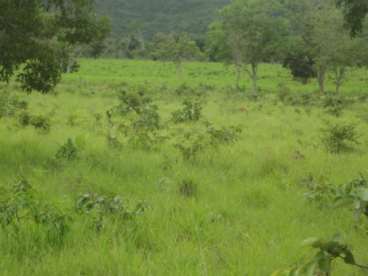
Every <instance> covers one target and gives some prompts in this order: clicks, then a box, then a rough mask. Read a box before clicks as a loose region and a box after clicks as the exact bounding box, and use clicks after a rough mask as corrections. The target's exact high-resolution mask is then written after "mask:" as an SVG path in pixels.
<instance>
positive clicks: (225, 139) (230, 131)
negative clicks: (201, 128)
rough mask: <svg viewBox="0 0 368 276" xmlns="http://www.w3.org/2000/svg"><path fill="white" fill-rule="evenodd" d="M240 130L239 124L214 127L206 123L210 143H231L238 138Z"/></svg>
mask: <svg viewBox="0 0 368 276" xmlns="http://www.w3.org/2000/svg"><path fill="white" fill-rule="evenodd" d="M241 132H242V129H241V128H240V127H239V126H230V127H222V128H215V127H214V126H213V125H212V124H207V133H208V134H209V135H210V140H211V144H212V145H219V144H233V143H235V142H236V141H237V140H238V139H239V136H240V134H241Z"/></svg>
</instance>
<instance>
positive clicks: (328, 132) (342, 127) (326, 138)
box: [322, 123, 359, 154]
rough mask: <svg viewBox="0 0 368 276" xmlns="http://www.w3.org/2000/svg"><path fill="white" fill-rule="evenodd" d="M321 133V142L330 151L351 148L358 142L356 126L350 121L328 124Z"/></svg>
mask: <svg viewBox="0 0 368 276" xmlns="http://www.w3.org/2000/svg"><path fill="white" fill-rule="evenodd" d="M323 134H324V135H323V137H322V142H323V144H324V145H325V147H326V149H327V151H329V152H330V153H336V154H337V153H341V152H343V151H347V150H351V149H352V148H353V147H354V146H355V145H358V144H359V141H358V134H357V130H356V126H355V125H352V124H351V123H339V124H329V125H328V126H327V127H326V128H325V129H324V130H323Z"/></svg>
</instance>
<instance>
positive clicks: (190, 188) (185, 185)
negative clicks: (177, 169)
mask: <svg viewBox="0 0 368 276" xmlns="http://www.w3.org/2000/svg"><path fill="white" fill-rule="evenodd" d="M179 193H180V194H181V195H182V196H184V197H195V196H196V195H197V193H198V186H197V184H196V183H195V182H194V181H193V180H191V179H184V180H183V181H182V182H181V183H180V185H179Z"/></svg>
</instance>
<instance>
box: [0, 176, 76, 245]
mask: <svg viewBox="0 0 368 276" xmlns="http://www.w3.org/2000/svg"><path fill="white" fill-rule="evenodd" d="M36 195H37V193H36V192H35V191H34V190H33V188H32V186H31V185H30V184H29V182H28V181H27V180H25V179H23V178H22V179H20V180H19V181H17V182H16V183H15V184H14V185H13V186H12V187H11V189H9V190H6V191H5V192H3V193H2V194H1V200H0V225H1V226H2V229H3V230H4V231H11V232H12V234H14V235H16V237H17V238H18V241H19V239H20V240H21V239H22V238H21V237H19V235H22V234H24V233H25V232H24V231H26V230H27V229H28V228H27V227H28V226H29V224H33V225H36V226H39V227H40V228H41V230H42V231H44V232H45V233H46V236H47V242H48V243H49V244H51V245H60V244H61V243H62V242H63V240H64V237H65V235H66V233H67V232H68V230H69V225H68V220H69V217H68V216H67V215H66V214H64V213H63V212H61V211H60V210H58V209H57V208H56V207H55V206H54V205H52V204H50V203H48V202H46V201H45V200H43V199H39V198H37V196H36ZM22 229H23V230H24V231H22ZM35 242H37V243H38V242H39V241H38V240H37V241H35Z"/></svg>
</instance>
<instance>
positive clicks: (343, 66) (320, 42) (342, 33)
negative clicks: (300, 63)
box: [304, 0, 364, 93]
mask: <svg viewBox="0 0 368 276" xmlns="http://www.w3.org/2000/svg"><path fill="white" fill-rule="evenodd" d="M309 15H310V16H309V19H308V20H307V22H306V27H305V33H304V41H305V44H306V48H307V49H308V51H309V54H310V55H311V56H312V58H313V61H314V66H315V71H316V73H317V81H318V85H319V91H320V93H325V81H326V77H327V74H328V73H329V72H331V73H332V74H333V79H334V82H335V87H336V92H339V91H340V87H341V85H342V83H343V81H344V79H345V78H346V73H347V69H348V68H349V67H353V66H356V65H358V63H359V62H360V59H361V58H362V54H363V53H362V52H361V50H362V47H363V45H364V43H363V41H362V40H361V39H362V38H361V37H355V38H353V37H351V36H350V33H349V31H348V30H346V28H344V15H343V13H342V11H341V10H339V9H338V8H337V7H336V6H335V5H334V1H333V0H325V1H323V2H322V3H319V4H318V5H315V6H314V7H313V10H312V12H311V13H310V14H309ZM363 52H364V51H363Z"/></svg>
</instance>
